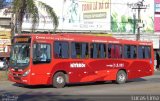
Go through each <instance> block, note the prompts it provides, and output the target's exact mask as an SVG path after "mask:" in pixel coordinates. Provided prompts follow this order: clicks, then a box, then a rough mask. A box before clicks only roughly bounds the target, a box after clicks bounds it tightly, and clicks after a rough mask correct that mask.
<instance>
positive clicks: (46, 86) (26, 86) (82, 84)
mask: <svg viewBox="0 0 160 101" xmlns="http://www.w3.org/2000/svg"><path fill="white" fill-rule="evenodd" d="M144 81H147V80H146V79H143V78H137V79H132V80H128V81H127V82H126V84H128V83H132V82H135V83H136V82H144ZM106 84H113V85H114V84H116V83H113V82H112V81H106V82H105V81H97V82H87V83H73V84H67V85H66V87H80V86H94V85H106ZM12 85H13V86H17V87H22V88H29V89H39V88H42V89H43V88H44V89H45V88H53V86H52V85H36V86H29V85H24V84H18V83H14V84H12Z"/></svg>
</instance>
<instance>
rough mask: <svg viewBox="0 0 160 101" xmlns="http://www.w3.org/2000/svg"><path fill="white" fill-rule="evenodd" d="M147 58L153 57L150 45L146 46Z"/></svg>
mask: <svg viewBox="0 0 160 101" xmlns="http://www.w3.org/2000/svg"><path fill="white" fill-rule="evenodd" d="M144 49H145V50H144V51H145V58H147V59H148V58H151V48H150V47H149V46H145V48H144Z"/></svg>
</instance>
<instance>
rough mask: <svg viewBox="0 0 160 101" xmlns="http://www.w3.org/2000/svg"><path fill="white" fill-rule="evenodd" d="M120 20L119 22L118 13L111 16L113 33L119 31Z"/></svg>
mask: <svg viewBox="0 0 160 101" xmlns="http://www.w3.org/2000/svg"><path fill="white" fill-rule="evenodd" d="M117 22H118V20H117V13H113V14H112V16H111V30H112V31H113V32H117V31H118V23H117Z"/></svg>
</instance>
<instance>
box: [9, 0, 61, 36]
mask: <svg viewBox="0 0 160 101" xmlns="http://www.w3.org/2000/svg"><path fill="white" fill-rule="evenodd" d="M37 6H38V7H40V8H41V9H43V10H44V11H46V13H47V14H48V16H50V18H51V20H52V21H53V26H55V27H54V28H53V32H55V30H56V28H57V27H58V17H57V15H56V13H55V12H54V10H53V8H52V7H50V6H49V5H47V4H45V3H43V2H41V1H37V0H13V5H12V10H13V14H14V16H12V17H15V22H16V26H17V24H18V26H17V32H18V33H21V31H22V23H23V19H24V17H28V18H31V21H32V32H34V30H35V28H36V25H37V24H38V23H39V11H38V7H37Z"/></svg>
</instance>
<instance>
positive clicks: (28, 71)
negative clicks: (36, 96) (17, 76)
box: [22, 69, 30, 76]
mask: <svg viewBox="0 0 160 101" xmlns="http://www.w3.org/2000/svg"><path fill="white" fill-rule="evenodd" d="M29 73H30V69H29V70H27V71H26V72H24V74H23V75H22V76H27V75H28V74H29Z"/></svg>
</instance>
